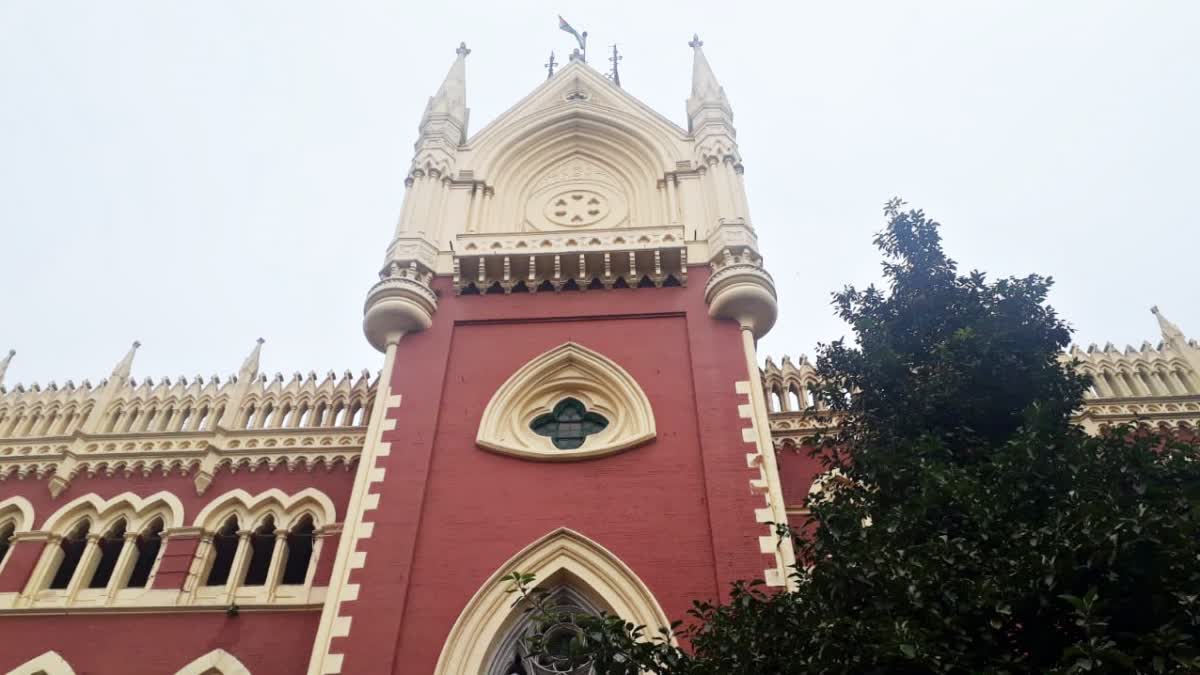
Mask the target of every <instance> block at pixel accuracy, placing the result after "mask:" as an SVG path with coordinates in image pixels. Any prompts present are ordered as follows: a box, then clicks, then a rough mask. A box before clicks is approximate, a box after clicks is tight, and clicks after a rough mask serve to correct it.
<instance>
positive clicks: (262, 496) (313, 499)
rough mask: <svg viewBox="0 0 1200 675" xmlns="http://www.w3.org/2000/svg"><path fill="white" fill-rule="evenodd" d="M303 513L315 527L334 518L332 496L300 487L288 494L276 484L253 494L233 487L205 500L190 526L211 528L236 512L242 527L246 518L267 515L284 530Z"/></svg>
mask: <svg viewBox="0 0 1200 675" xmlns="http://www.w3.org/2000/svg"><path fill="white" fill-rule="evenodd" d="M305 514H310V515H312V517H313V520H314V521H315V522H314V525H316V526H317V527H322V526H325V525H329V524H330V523H335V522H337V508H336V507H335V506H334V505H333V500H332V499H330V498H329V497H328V496H327V495H326V494H325V493H324V492H321V491H320V490H318V489H316V488H304V489H303V490H300V491H299V492H297V493H295V494H292V495H289V494H287V493H285V492H284V491H283V490H280V489H279V488H271V489H270V490H266V491H265V492H260V493H258V494H257V495H254V496H251V495H250V493H249V492H246V491H245V490H243V489H241V488H237V489H235V490H230V491H228V492H226V493H224V494H222V495H220V496H218V497H215V498H214V499H213V500H212V501H210V502H209V503H208V504H205V505H204V508H202V509H200V512H199V513H197V514H196V517H195V518H194V519H193V520H192V526H193V527H204V528H205V529H207V530H209V531H213V530H215V529H217V528H219V527H220V526H221V524H222V523H223V522H224V521H225V519H227V518H228V517H229V516H231V515H237V516H238V523H239V524H240V525H241V526H242V527H249V525H250V521H252V520H253V521H254V522H256V523H257V522H260V521H262V519H263V518H265V517H266V516H267V515H271V516H273V517H274V519H275V526H276V527H278V528H280V529H285V530H287V529H291V528H292V526H293V525H295V524H296V523H297V522H299V520H300V519H301V518H302V517H304V515H305Z"/></svg>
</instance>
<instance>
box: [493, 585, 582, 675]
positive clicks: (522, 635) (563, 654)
mask: <svg viewBox="0 0 1200 675" xmlns="http://www.w3.org/2000/svg"><path fill="white" fill-rule="evenodd" d="M545 599H546V601H547V602H548V603H549V605H550V606H551V607H553V608H554V613H555V614H556V615H558V617H559V620H558V621H556V622H554V623H552V624H548V625H547V624H544V623H541V622H538V621H535V620H533V617H532V616H531V615H529V614H526V615H524V616H523V617H522V618H521V619H520V620H519V621H517V622H516V623H515V624H514V625H513V626H512V628H510V629H509V631H508V633H507V634H506V635H505V636H504V638H503V639H502V640H501V642H500V645H499V648H498V649H497V650H496V656H495V658H493V659H492V663H491V665H490V666H489V667H488V669H487V671H485V672H486V674H487V675H566V674H569V675H593V673H594V669H593V668H592V667H591V665H590V664H587V663H584V664H575V665H574V667H572V665H571V663H572V659H571V641H572V640H574V639H575V637H576V636H578V635H579V634H580V632H581V629H580V628H579V626H578V625H577V624H576V623H575V617H577V616H580V615H592V616H596V615H599V614H600V611H601V608H600V607H598V606H597V605H596V604H595V603H594V602H592V601H591V600H589V599H588V598H587V597H586V596H585V595H584V594H582V593H580V592H578V591H576V590H575V589H574V588H572V587H570V586H559V587H558V588H554V589H551V590H549V591H548V592H547V593H546V598H545ZM534 636H536V637H538V638H540V640H541V643H542V645H543V646H544V648H545V653H543V654H539V655H537V656H532V655H530V654H529V652H528V649H527V645H526V640H527V639H528V638H531V637H534Z"/></svg>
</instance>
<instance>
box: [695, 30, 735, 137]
mask: <svg viewBox="0 0 1200 675" xmlns="http://www.w3.org/2000/svg"><path fill="white" fill-rule="evenodd" d="M688 46H689V47H691V48H692V95H691V96H689V97H688V105H687V107H688V117H689V118H692V117H695V115H696V113H697V112H698V111H699V110H700V109H701V108H702V107H704V106H717V107H720V108H721V109H723V110H724V111H725V112H726V113H728V114H729V115H730V117H732V116H733V111H732V109H731V108H730V106H729V99H728V98H726V96H725V90H724V89H723V88H722V87H721V83H720V82H717V76H716V75H714V74H713V71H712V66H710V65H708V59H707V58H705V56H704V49H703V47H704V43H703V42H702V41H701V40H700V36H699V35H695V34H693V35H692V41H691V42H689V43H688Z"/></svg>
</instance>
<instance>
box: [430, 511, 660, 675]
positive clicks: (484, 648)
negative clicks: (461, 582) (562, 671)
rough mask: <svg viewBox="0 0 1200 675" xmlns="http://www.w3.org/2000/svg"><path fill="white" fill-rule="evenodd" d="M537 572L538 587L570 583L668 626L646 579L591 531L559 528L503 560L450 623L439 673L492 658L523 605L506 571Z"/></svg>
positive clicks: (480, 667)
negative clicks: (515, 596) (592, 536)
mask: <svg viewBox="0 0 1200 675" xmlns="http://www.w3.org/2000/svg"><path fill="white" fill-rule="evenodd" d="M513 572H521V573H522V574H533V575H535V576H536V577H537V581H536V587H547V588H552V587H554V586H558V585H562V584H564V583H565V584H566V585H570V586H572V587H573V588H575V589H576V590H578V591H580V592H582V593H584V594H586V595H588V596H589V599H592V600H594V601H595V604H596V605H597V606H600V607H603V608H605V609H606V610H608V611H610V612H612V613H614V614H616V615H618V616H620V617H621V618H623V619H625V620H626V621H629V622H632V623H635V624H638V625H644V626H646V627H647V629H648V632H649V633H651V634H657V630H658V628H659V627H666V626H669V625H670V624H669V622H668V621H667V616H666V614H665V613H664V612H663V610H662V607H661V606H659V604H658V601H657V600H655V599H654V595H653V594H652V593H651V592H650V589H649V588H647V587H646V584H645V583H643V582H642V580H641V579H639V578H638V576H637V575H636V574H635V573H634V572H633V570H631V569H629V567H628V566H626V565H625V564H624V563H623V562H621V560H620V559H619V558H617V557H616V556H615V555H614V554H613V553H612V552H610V551H608V550H607V549H605V548H604V547H603V546H600V545H599V544H597V543H596V542H594V541H592V540H591V539H588V538H587V537H585V536H583V535H582V534H579V533H578V532H575V531H573V530H569V529H567V528H559V529H557V530H554V531H553V532H550V533H549V534H547V535H546V536H544V537H542V538H541V539H538V540H537V541H535V542H533V543H532V544H530V545H529V546H526V547H525V548H524V549H522V550H521V551H520V552H519V553H517V554H516V555H515V556H513V557H512V558H510V559H509V560H508V562H506V563H504V564H503V565H501V566H500V568H499V569H497V570H496V572H495V573H494V574H492V576H491V577H489V578H488V580H487V581H486V582H484V584H483V586H482V587H480V589H479V590H478V591H476V593H475V595H474V596H473V597H472V598H471V600H470V601H469V602H468V603H467V606H466V607H465V608H464V609H463V611H462V613H461V614H460V615H459V617H458V620H457V621H455V622H454V627H453V628H451V629H450V635H449V636H448V637H447V638H446V644H445V646H444V647H443V648H442V653H441V656H440V657H439V658H438V663H437V667H436V668H435V669H434V674H435V675H480V674H481V673H483V672H484V668H486V667H487V664H488V663H490V661H491V658H492V652H493V651H494V650H495V649H496V646H497V645H496V643H497V642H498V641H499V640H501V639H502V638H503V637H504V636H505V635H506V633H507V629H508V627H509V625H511V624H512V622H513V621H515V620H516V619H517V618H519V617H520V615H521V613H522V611H523V609H524V608H523V607H522V606H517V607H514V606H513V596H512V594H510V593H507V592H506V591H507V590H508V588H509V583H508V582H507V581H505V580H504V577H505V576H507V575H509V574H511V573H513Z"/></svg>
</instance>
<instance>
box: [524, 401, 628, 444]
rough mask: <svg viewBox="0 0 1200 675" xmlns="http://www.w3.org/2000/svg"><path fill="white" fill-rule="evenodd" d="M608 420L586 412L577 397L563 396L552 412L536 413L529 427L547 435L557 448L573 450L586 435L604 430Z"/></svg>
mask: <svg viewBox="0 0 1200 675" xmlns="http://www.w3.org/2000/svg"><path fill="white" fill-rule="evenodd" d="M607 426H608V420H607V419H605V418H604V416H603V415H600V414H599V413H594V412H588V411H587V408H586V407H585V406H584V405H583V403H581V402H580V401H579V400H578V399H574V398H570V397H567V398H564V399H563V400H561V401H559V402H558V405H555V406H554V410H553V412H549V413H546V414H545V415H538V416H537V417H536V418H535V419H534V420H533V422H532V423H530V425H529V428H530V429H532V430H533V432H534V433H536V434H538V435H539V436H549V437H550V442H552V443H554V447H556V448H558V449H559V450H575V449H576V448H579V447H580V446H582V445H583V442H584V441H586V440H587V437H588V436H590V435H592V434H595V433H599V432H601V431H604V429H605V427H607Z"/></svg>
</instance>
